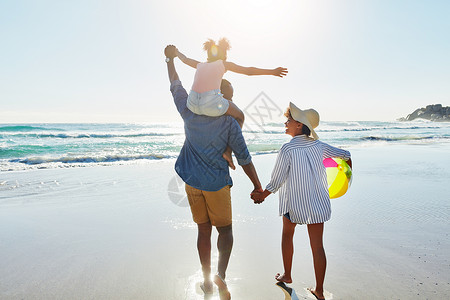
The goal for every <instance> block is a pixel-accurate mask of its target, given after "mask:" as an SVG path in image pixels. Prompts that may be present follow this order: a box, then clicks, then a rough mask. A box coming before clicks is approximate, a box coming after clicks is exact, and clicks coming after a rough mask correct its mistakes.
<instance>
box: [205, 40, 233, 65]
mask: <svg viewBox="0 0 450 300" xmlns="http://www.w3.org/2000/svg"><path fill="white" fill-rule="evenodd" d="M203 49H204V50H205V51H206V52H207V53H208V62H213V61H216V60H219V59H221V60H227V51H228V50H230V49H231V46H230V42H229V41H228V40H227V39H226V38H221V39H220V40H219V43H217V45H216V42H214V40H212V39H208V40H207V41H206V42H204V43H203Z"/></svg>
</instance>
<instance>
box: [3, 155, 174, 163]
mask: <svg viewBox="0 0 450 300" xmlns="http://www.w3.org/2000/svg"><path fill="white" fill-rule="evenodd" d="M173 157H174V156H172V155H163V154H141V155H106V156H96V157H95V156H63V157H54V158H50V157H28V158H21V159H11V160H9V162H10V163H21V164H25V165H40V164H47V163H63V164H77V163H83V164H84V163H94V164H95V163H111V162H121V161H122V162H123V161H133V160H140V159H147V160H155V159H156V160H159V159H164V158H173Z"/></svg>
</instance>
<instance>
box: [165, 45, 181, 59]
mask: <svg viewBox="0 0 450 300" xmlns="http://www.w3.org/2000/svg"><path fill="white" fill-rule="evenodd" d="M164 54H165V55H166V57H168V58H174V57H177V56H178V49H177V47H175V46H174V45H167V46H166V48H165V49H164Z"/></svg>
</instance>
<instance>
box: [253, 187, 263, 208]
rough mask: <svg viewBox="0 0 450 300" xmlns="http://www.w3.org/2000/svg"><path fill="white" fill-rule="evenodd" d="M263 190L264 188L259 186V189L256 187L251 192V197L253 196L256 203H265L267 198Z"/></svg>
mask: <svg viewBox="0 0 450 300" xmlns="http://www.w3.org/2000/svg"><path fill="white" fill-rule="evenodd" d="M263 192H264V191H263V190H262V188H259V189H254V190H253V191H252V193H251V194H250V198H252V199H253V202H254V203H255V204H261V203H263V201H264V199H265V197H264V195H263Z"/></svg>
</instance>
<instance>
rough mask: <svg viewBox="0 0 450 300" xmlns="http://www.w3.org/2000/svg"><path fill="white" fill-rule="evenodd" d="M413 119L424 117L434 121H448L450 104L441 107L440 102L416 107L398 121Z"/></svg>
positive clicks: (449, 120) (449, 119)
mask: <svg viewBox="0 0 450 300" xmlns="http://www.w3.org/2000/svg"><path fill="white" fill-rule="evenodd" d="M415 119H425V120H430V121H435V122H445V121H447V122H450V106H446V107H443V106H442V104H433V105H427V106H426V107H425V108H418V109H416V110H415V111H414V112H413V113H412V114H409V115H408V116H407V117H406V118H400V119H399V120H400V121H412V120H415Z"/></svg>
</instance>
